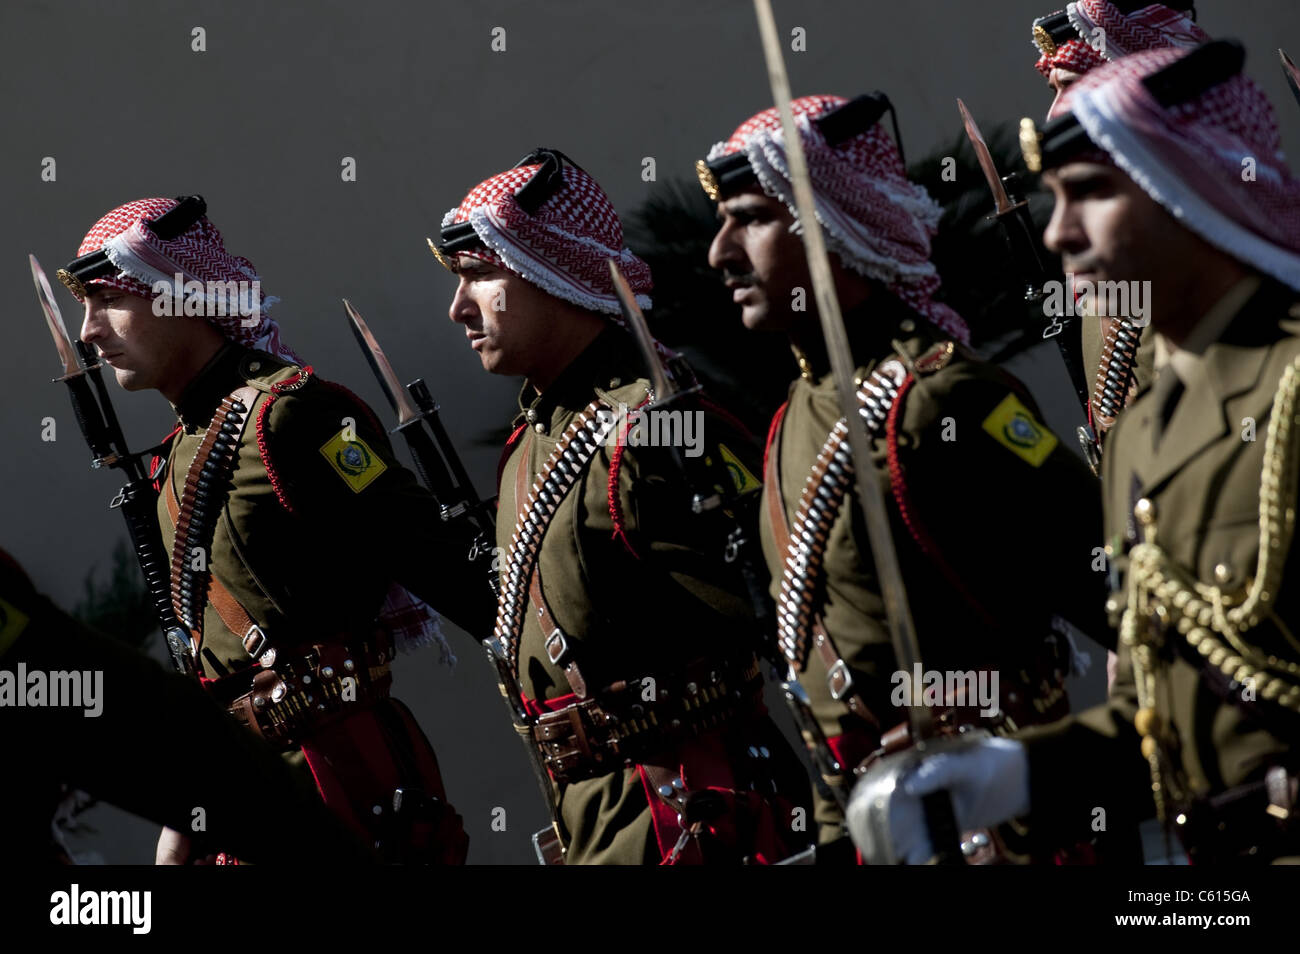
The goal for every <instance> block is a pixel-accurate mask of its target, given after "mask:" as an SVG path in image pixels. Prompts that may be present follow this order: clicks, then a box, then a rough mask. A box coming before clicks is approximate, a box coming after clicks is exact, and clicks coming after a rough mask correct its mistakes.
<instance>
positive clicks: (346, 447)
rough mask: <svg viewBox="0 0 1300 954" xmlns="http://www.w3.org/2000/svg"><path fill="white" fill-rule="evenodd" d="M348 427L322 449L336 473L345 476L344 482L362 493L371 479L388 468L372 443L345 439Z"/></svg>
mask: <svg viewBox="0 0 1300 954" xmlns="http://www.w3.org/2000/svg"><path fill="white" fill-rule="evenodd" d="M347 431H348V428H346V427H345V428H343V430H341V431H339V432H338V433H337V434H335V435H334V436H333V437H331V438H330V439H329V440H328V441H326V442H325V445H324V446H323V447H322V448H321V449H320V452H321V453H322V454H324V455H325V459H326V460H327V461H329V462H330V466H331V467H333V468H334V471H335V473H337V474H338V475H339V476H340V477H342V478H343V482H344V483H345V484H347V485H348V486H349V487H351V488H352V490H353V492H354V493H358V494H359V493H361V491H363V490H365V489H366V487H368V486H370V483H371V481H373V480H374V479H375V478H376V477H378V476H379V475H380V474H382V473H383V472H384V471H386V470H387V469H388V465H387V464H385V463H384V462H383V461H382V460H380V459H379V457H378V456H377V455H376V454H375V452H374V451H372V450H371V449H370V445H369V444H367V443H366V442H365V441H363V440H362V439H361V438H359V437H358V438H356V439H355V440H350V441H349V440H344V439H343V435H344V434H346V433H347Z"/></svg>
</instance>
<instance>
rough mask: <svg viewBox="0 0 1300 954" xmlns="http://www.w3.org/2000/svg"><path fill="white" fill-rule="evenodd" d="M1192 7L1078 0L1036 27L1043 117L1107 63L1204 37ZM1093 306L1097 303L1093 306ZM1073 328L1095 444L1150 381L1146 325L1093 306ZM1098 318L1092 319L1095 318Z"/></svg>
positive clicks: (1149, 340)
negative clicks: (1047, 98)
mask: <svg viewBox="0 0 1300 954" xmlns="http://www.w3.org/2000/svg"><path fill="white" fill-rule="evenodd" d="M1195 21H1196V8H1195V7H1194V6H1192V5H1191V4H1190V3H1189V4H1185V5H1183V4H1177V5H1175V6H1172V7H1171V6H1165V5H1162V4H1158V3H1152V4H1148V3H1145V2H1143V0H1078V2H1076V3H1071V4H1069V5H1068V6H1067V7H1066V9H1065V10H1061V11H1059V12H1057V13H1053V14H1052V15H1051V16H1046V17H1039V18H1038V19H1037V20H1035V21H1034V29H1033V35H1034V45H1035V46H1036V47H1037V48H1038V52H1039V54H1040V55H1039V57H1038V61H1037V62H1036V63H1035V64H1034V68H1035V69H1036V70H1038V72H1039V73H1041V74H1042V75H1043V77H1044V78H1045V79H1046V80H1047V85H1048V86H1050V87H1051V88H1052V90H1053V91H1054V92H1055V94H1056V96H1055V98H1054V99H1053V100H1052V105H1051V108H1050V109H1049V110H1048V111H1047V118H1048V119H1051V118H1053V117H1054V116H1056V115H1058V114H1059V113H1060V111H1061V98H1062V97H1063V96H1064V94H1065V91H1066V90H1067V89H1068V88H1069V87H1070V85H1071V84H1072V83H1074V82H1075V81H1076V80H1077V79H1079V77H1081V76H1083V75H1084V74H1086V73H1087V72H1088V71H1090V70H1092V69H1095V68H1096V67H1098V66H1101V65H1103V64H1105V63H1108V62H1111V61H1112V60H1116V59H1119V58H1120V57H1123V56H1127V55H1129V54H1130V53H1137V52H1139V51H1141V50H1154V49H1192V48H1194V47H1197V46H1199V45H1201V44H1202V43H1206V42H1208V41H1209V39H1210V37H1209V34H1207V33H1206V32H1205V31H1204V30H1202V29H1201V28H1200V27H1198V26H1197V25H1196V22H1195ZM1094 305H1095V300H1094ZM1089 311H1090V312H1091V313H1090V314H1087V315H1084V316H1083V320H1082V321H1081V322H1080V324H1079V335H1080V345H1081V350H1082V355H1083V369H1084V375H1085V380H1087V381H1088V382H1090V384H1091V391H1090V395H1089V401H1088V406H1087V408H1086V409H1085V412H1086V414H1087V417H1088V424H1089V426H1090V427H1091V428H1092V432H1093V434H1094V435H1095V436H1096V439H1097V442H1098V444H1100V442H1101V441H1103V440H1104V438H1105V437H1106V434H1107V432H1109V431H1110V429H1111V428H1112V427H1113V426H1114V425H1115V419H1116V417H1118V416H1119V413H1120V411H1122V410H1123V409H1124V408H1125V407H1127V406H1128V404H1129V403H1130V402H1131V401H1132V400H1133V398H1134V397H1135V396H1136V395H1137V393H1138V391H1140V390H1142V389H1144V388H1146V387H1147V386H1148V385H1149V384H1150V383H1151V377H1152V368H1151V366H1152V361H1153V356H1154V351H1155V345H1154V344H1153V343H1152V342H1153V336H1152V335H1151V334H1150V333H1149V332H1147V330H1146V328H1147V326H1146V324H1145V323H1135V322H1131V321H1127V320H1125V319H1127V318H1129V317H1131V316H1127V315H1107V314H1104V313H1103V312H1102V311H1098V310H1097V309H1096V308H1095V307H1093V308H1091V309H1089ZM1094 318H1095V319H1096V320H1093V319H1094Z"/></svg>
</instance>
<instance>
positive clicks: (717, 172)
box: [695, 90, 906, 202]
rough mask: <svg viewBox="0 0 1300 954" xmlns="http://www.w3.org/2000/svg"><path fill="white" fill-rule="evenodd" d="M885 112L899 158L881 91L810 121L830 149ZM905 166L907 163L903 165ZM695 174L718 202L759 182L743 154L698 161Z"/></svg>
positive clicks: (894, 119) (892, 115)
mask: <svg viewBox="0 0 1300 954" xmlns="http://www.w3.org/2000/svg"><path fill="white" fill-rule="evenodd" d="M886 110H888V112H889V116H890V119H891V121H892V122H893V126H894V141H895V142H896V143H897V144H898V155H899V158H900V159H901V158H902V155H903V138H902V136H900V135H899V133H898V115H897V114H896V113H895V112H894V104H893V103H891V102H890V101H889V97H888V96H886V95H885V94H884V93H882V92H880V90H876V91H875V92H874V93H864V94H862V95H861V96H858V97H856V98H855V99H851V100H849V101H848V102H847V103H845V104H844V105H842V106H837V107H835V108H834V109H832V110H830V111H829V112H825V113H822V114H821V115H820V116H818V117H817V118H816V119H814V120H813V125H815V126H816V127H817V129H818V130H819V131H820V132H821V134H822V136H823V138H825V140H826V144H827V145H828V146H830V147H831V148H834V147H836V146H839V145H842V144H843V143H846V142H848V141H849V140H850V139H852V138H853V137H854V136H859V135H861V134H862V133H864V132H866V131H867V130H868V129H870V128H871V127H872V126H874V125H875V124H876V123H878V122H880V117H881V116H883V115H884V114H885V112H886ZM904 165H906V163H904ZM695 174H696V175H697V176H698V177H699V180H700V186H701V187H702V188H703V189H704V192H705V194H706V195H708V197H709V198H710V199H712V200H713V201H714V202H717V201H718V199H719V198H725V197H726V196H729V195H731V194H733V193H735V192H739V191H741V190H743V189H748V188H750V187H751V186H753V185H754V184H755V183H757V181H758V177H757V176H756V175H755V174H754V167H753V166H751V165H750V164H749V157H748V156H746V155H745V153H744V151H743V150H742V151H739V152H733V153H729V154H728V155H725V156H719V157H718V158H716V159H700V160H697V161H696V163H695Z"/></svg>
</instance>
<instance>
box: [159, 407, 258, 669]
mask: <svg viewBox="0 0 1300 954" xmlns="http://www.w3.org/2000/svg"><path fill="white" fill-rule="evenodd" d="M257 394H258V392H257V389H256V388H252V387H243V388H240V389H239V390H237V391H235V392H233V393H232V394H229V395H227V396H226V397H224V398H222V399H221V404H220V406H219V407H218V408H217V412H216V414H215V415H213V418H212V422H211V423H210V424H209V425H208V429H207V431H206V432H205V433H204V435H203V440H202V441H201V442H200V443H199V448H198V450H197V451H196V452H195V454H194V461H193V462H192V463H191V464H190V469H189V472H188V474H186V477H185V489H184V492H183V493H182V494H181V496H180V509H179V512H178V513H177V515H176V528H175V529H176V537H175V539H174V541H173V543H172V570H171V591H172V608H173V609H174V610H175V612H176V616H177V617H178V618H179V619H180V621H181V622H182V623H183V624H184V625H185V627H186V628H187V629H188V630H189V631H190V633H191V634H193V635H192V638H193V640H194V649H195V651H196V652H197V649H198V643H199V640H200V639H201V638H202V634H203V608H204V607H205V606H206V605H207V596H208V581H209V579H210V576H211V570H210V569H209V568H208V560H209V559H210V557H211V547H212V537H213V534H214V533H215V532H216V529H217V520H218V518H219V517H220V516H221V510H222V507H224V506H225V502H226V498H227V497H228V496H229V494H230V475H231V472H232V471H233V470H234V465H235V458H236V456H237V455H238V453H239V442H240V437H241V435H242V434H243V431H244V426H245V425H246V424H247V423H248V409H249V407H251V406H252V403H253V401H254V400H256V398H257ZM195 551H198V552H200V553H201V554H202V555H203V557H204V560H203V567H202V569H194V567H193V565H192V559H193V554H194V553H195Z"/></svg>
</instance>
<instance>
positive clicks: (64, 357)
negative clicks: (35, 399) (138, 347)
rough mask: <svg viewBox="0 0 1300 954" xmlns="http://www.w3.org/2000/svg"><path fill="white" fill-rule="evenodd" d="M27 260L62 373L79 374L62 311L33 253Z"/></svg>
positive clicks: (70, 375)
mask: <svg viewBox="0 0 1300 954" xmlns="http://www.w3.org/2000/svg"><path fill="white" fill-rule="evenodd" d="M27 261H28V263H29V264H30V265H31V267H32V281H34V282H35V283H36V297H37V298H39V299H40V302H41V310H42V311H43V312H45V324H46V325H48V326H49V329H50V336H51V337H53V338H54V347H55V348H56V349H57V350H58V352H59V360H60V361H62V362H63V375H64V377H72V375H74V374H81V373H83V372H82V368H81V363H80V362H79V361H78V360H77V352H76V351H75V350H74V349H73V347H72V339H71V338H70V337H69V336H68V326H67V325H65V324H64V323H63V313H62V312H61V311H60V310H59V303H58V302H57V301H55V300H54V292H53V290H52V289H51V288H50V282H49V279H47V278H46V277H45V270H44V269H43V268H41V263H40V262H38V261H37V260H36V256H35V255H28V256H27Z"/></svg>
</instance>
